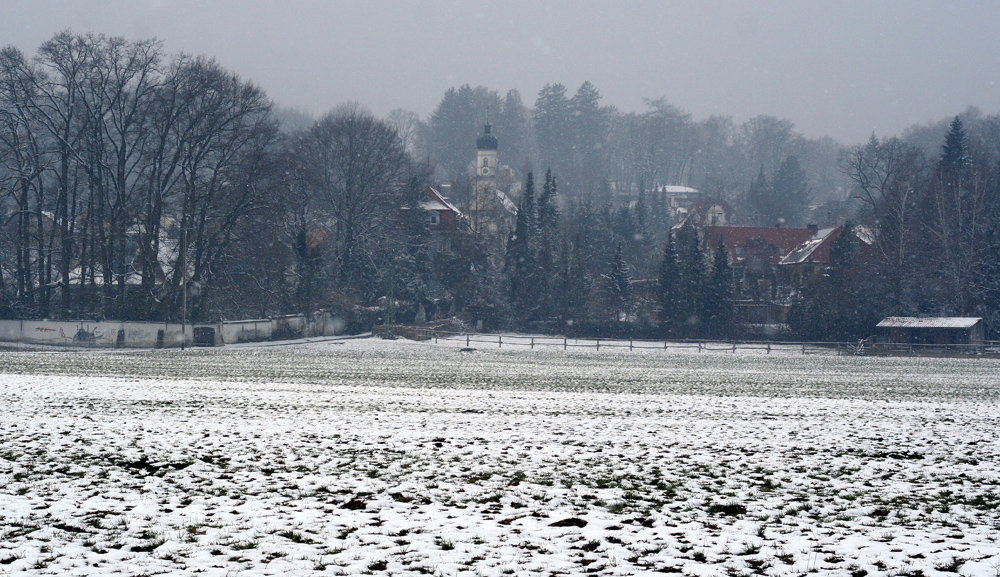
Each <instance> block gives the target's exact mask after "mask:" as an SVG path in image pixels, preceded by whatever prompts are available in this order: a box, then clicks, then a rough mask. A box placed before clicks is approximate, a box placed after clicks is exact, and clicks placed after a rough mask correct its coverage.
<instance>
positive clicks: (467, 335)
mask: <svg viewBox="0 0 1000 577" xmlns="http://www.w3.org/2000/svg"><path fill="white" fill-rule="evenodd" d="M465 347H466V348H468V347H469V333H465Z"/></svg>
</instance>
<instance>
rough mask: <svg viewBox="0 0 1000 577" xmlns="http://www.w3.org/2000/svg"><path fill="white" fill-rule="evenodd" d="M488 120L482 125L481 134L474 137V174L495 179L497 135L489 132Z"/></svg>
mask: <svg viewBox="0 0 1000 577" xmlns="http://www.w3.org/2000/svg"><path fill="white" fill-rule="evenodd" d="M490 128H491V125H490V121H489V120H487V121H486V125H485V126H483V134H482V136H480V137H479V138H478V139H476V149H477V153H476V176H478V177H479V178H481V179H483V178H485V179H490V180H494V179H496V173H497V168H498V166H497V144H498V143H497V137H496V136H493V134H492V133H491V132H490Z"/></svg>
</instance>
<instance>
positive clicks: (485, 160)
mask: <svg viewBox="0 0 1000 577" xmlns="http://www.w3.org/2000/svg"><path fill="white" fill-rule="evenodd" d="M489 165H490V159H489V158H488V157H485V156H484V157H483V166H489Z"/></svg>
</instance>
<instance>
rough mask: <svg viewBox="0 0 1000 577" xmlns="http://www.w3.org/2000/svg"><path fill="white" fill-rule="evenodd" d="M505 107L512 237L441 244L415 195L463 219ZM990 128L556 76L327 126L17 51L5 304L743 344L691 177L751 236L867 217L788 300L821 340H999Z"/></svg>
mask: <svg viewBox="0 0 1000 577" xmlns="http://www.w3.org/2000/svg"><path fill="white" fill-rule="evenodd" d="M487 119H489V122H490V123H492V124H493V132H494V134H496V136H497V137H498V139H499V143H500V149H499V154H500V159H501V161H502V162H503V163H505V164H506V165H507V166H508V167H510V174H509V178H510V179H511V180H512V181H520V182H522V183H523V186H522V187H521V191H522V192H521V193H520V194H519V195H517V197H516V198H515V199H514V200H515V202H517V203H518V208H519V210H518V214H517V218H516V222H515V223H514V226H513V230H512V233H511V235H510V236H509V237H507V238H503V239H494V240H493V241H491V240H490V239H486V238H479V237H475V236H473V235H461V234H459V235H453V236H452V237H451V238H450V239H449V241H448V243H447V244H448V246H447V247H446V248H443V247H442V245H441V240H440V238H438V236H436V235H435V234H433V233H432V232H431V231H430V230H429V227H428V222H427V218H426V215H425V214H423V212H422V211H421V210H419V206H420V204H421V202H423V201H424V200H425V198H424V196H423V194H424V192H423V191H424V189H425V187H427V186H428V185H437V184H442V183H444V184H451V191H452V192H451V201H452V202H453V203H455V204H457V205H458V206H459V208H462V207H463V202H465V201H468V198H469V195H470V194H471V191H472V189H473V180H472V178H473V177H472V176H471V173H470V171H469V165H470V163H471V161H472V160H473V159H474V158H475V140H476V136H477V135H478V134H479V133H480V131H481V129H482V125H483V123H484V122H485V121H486V120H487ZM998 127H1000V121H998V118H997V117H995V116H986V117H984V116H982V115H980V114H978V113H977V112H976V111H975V110H969V111H966V113H964V114H963V115H962V117H961V118H960V119H958V120H957V122H956V123H951V124H950V125H949V123H935V124H932V125H927V126H917V127H913V128H911V129H910V130H908V131H907V132H906V133H904V134H903V135H902V136H900V137H889V138H877V137H874V136H873V137H872V139H871V140H870V141H869V142H867V143H865V144H862V145H860V146H856V147H853V148H847V147H843V146H841V145H839V144H838V143H836V142H834V141H832V140H830V139H808V138H805V137H803V136H802V135H801V134H799V133H798V132H797V131H796V130H795V127H794V125H793V124H792V123H791V122H790V121H787V120H783V119H778V118H774V117H768V116H759V117H755V118H752V119H749V120H747V121H745V122H742V123H736V122H734V121H733V120H732V119H731V118H729V117H724V116H713V117H710V118H707V119H704V120H700V121H696V120H694V119H693V118H692V117H691V115H690V114H688V113H685V112H684V111H682V110H680V109H678V108H676V107H674V106H672V105H670V104H669V103H668V102H667V101H666V100H665V99H656V100H649V101H648V102H647V107H646V110H645V111H643V112H621V111H619V110H617V109H616V108H615V107H613V106H607V105H604V104H602V103H601V95H600V92H599V90H598V89H597V87H595V86H593V85H592V84H590V83H584V84H583V85H581V86H580V87H579V88H578V89H577V90H576V91H575V93H573V94H572V95H570V93H569V91H568V90H567V88H566V87H565V86H563V85H562V84H549V85H546V86H545V87H543V88H542V90H541V91H540V92H539V94H538V95H537V98H536V100H535V102H534V105H533V107H528V106H527V105H526V104H525V103H524V102H523V101H522V99H521V96H520V94H519V93H518V92H517V91H515V90H511V91H508V92H507V93H506V94H504V95H503V96H501V94H500V93H499V92H498V91H495V90H491V89H488V88H485V87H475V88H473V87H470V86H462V87H457V88H453V89H450V90H448V91H447V92H446V93H445V94H444V96H443V98H442V100H441V102H440V104H439V105H438V106H437V107H436V109H435V110H434V112H433V113H432V114H431V115H430V116H429V117H428V118H426V119H422V118H420V116H419V115H417V114H415V113H412V112H408V111H405V110H396V111H393V112H391V113H390V114H388V115H387V116H386V117H385V118H378V117H376V116H375V115H373V114H372V113H371V112H369V111H368V110H366V109H365V108H364V107H363V106H361V105H360V104H354V103H349V104H344V105H340V106H338V107H336V108H334V109H333V110H331V111H330V112H328V113H326V114H324V115H323V116H322V117H320V118H318V119H315V118H312V117H310V116H309V115H307V114H302V113H297V112H296V111H292V110H289V109H281V108H278V107H275V105H274V104H273V103H272V102H271V100H270V99H269V98H268V97H267V95H266V94H265V92H264V91H263V90H262V89H261V88H260V87H258V86H256V85H255V84H253V83H252V82H249V81H247V80H245V79H242V78H240V77H239V76H238V75H237V74H235V73H234V72H232V71H229V70H226V69H225V68H224V67H222V66H221V65H220V64H219V63H218V62H216V61H215V60H213V59H211V58H207V57H192V56H189V55H183V54H180V55H168V54H165V53H164V51H163V49H162V46H161V45H160V43H158V42H156V41H151V40H150V41H127V40H124V39H121V38H112V37H106V36H103V35H94V34H86V35H81V34H75V33H73V32H70V31H66V32H62V33H59V34H57V35H55V36H54V37H53V38H52V39H50V40H48V41H46V42H45V43H43V44H42V45H41V46H40V47H39V49H38V50H37V53H36V54H34V55H31V56H29V55H26V54H24V53H23V52H21V51H20V50H19V49H17V48H14V47H6V48H4V49H3V50H2V51H0V209H2V215H0V216H2V217H3V220H2V222H0V316H4V317H8V318H81V319H87V318H120V319H129V320H178V319H179V318H180V316H181V311H180V303H181V300H182V299H181V291H182V286H183V285H185V284H186V286H187V291H188V293H187V297H188V299H187V300H188V306H189V307H190V308H189V311H188V314H189V317H190V318H192V319H196V320H214V319H218V318H239V317H250V316H266V315H275V314H283V313H293V312H296V313H298V312H301V313H307V314H308V313H310V312H312V311H315V310H318V309H330V310H336V311H338V312H339V313H340V314H342V315H344V317H345V318H346V319H347V320H348V321H349V323H353V324H354V325H355V326H356V327H359V328H361V327H364V326H370V324H372V323H374V322H380V321H386V320H398V321H410V320H413V319H419V318H421V317H422V316H423V317H426V316H429V315H438V316H445V315H449V314H464V315H465V316H467V317H469V318H475V319H482V320H484V321H485V322H486V323H487V325H488V326H493V327H514V328H538V329H544V330H566V327H576V328H577V330H585V329H586V328H587V327H590V328H591V329H590V330H595V331H597V330H602V331H604V330H606V331H626V332H627V331H631V332H632V333H634V334H638V333H642V334H653V333H656V334H666V335H670V336H675V337H683V336H699V337H701V336H726V335H732V334H734V330H735V329H734V327H735V326H736V323H735V322H734V319H733V315H732V310H733V308H732V302H733V300H735V299H739V298H743V297H744V296H745V295H740V294H739V293H737V292H736V291H735V290H734V286H735V285H734V283H733V274H734V273H733V271H732V269H731V268H730V266H729V263H728V262H727V259H725V258H723V257H724V256H725V255H724V254H723V252H722V251H721V250H720V249H719V247H705V246H702V245H701V244H703V243H702V241H701V239H700V237H699V235H698V232H697V230H695V229H694V228H693V227H680V228H678V229H674V228H673V227H674V225H675V224H677V223H675V222H673V221H672V219H671V217H670V212H669V210H667V207H666V206H665V202H666V199H665V197H664V195H663V194H662V190H661V189H660V188H659V187H660V185H664V184H673V185H688V186H693V187H695V188H698V189H700V190H702V191H706V192H708V193H710V194H711V195H713V196H715V197H718V198H721V199H723V200H725V201H727V202H728V203H729V204H730V205H731V206H732V207H733V208H734V212H735V214H736V215H737V218H738V220H737V223H738V224H740V225H758V226H773V225H775V224H779V223H780V224H782V225H784V226H802V225H804V224H805V223H806V222H818V223H820V224H824V225H833V224H839V223H842V222H844V221H845V220H853V222H854V223H855V225H856V226H855V227H854V230H855V231H858V232H859V233H860V234H853V233H852V234H845V235H842V236H843V238H844V239H845V240H844V241H841V242H840V243H839V244H838V247H837V249H836V250H835V251H834V253H835V254H836V255H837V256H836V258H835V259H834V262H833V263H831V266H830V267H828V268H827V270H826V271H825V272H824V274H822V275H819V277H817V278H816V279H814V281H813V282H811V283H810V285H809V286H808V287H805V288H804V289H803V290H802V291H801V292H800V293H799V294H797V295H796V297H795V303H794V306H793V308H792V313H791V314H790V318H789V323H790V324H791V325H792V327H793V328H794V329H795V330H797V331H798V332H799V334H801V335H802V336H804V337H805V336H808V337H810V338H847V337H849V336H850V337H854V336H857V335H861V334H863V333H865V331H869V330H870V325H871V320H872V319H874V318H875V317H877V316H879V315H887V314H955V315H959V314H962V315H966V314H969V315H971V314H974V315H976V316H986V317H987V318H989V319H993V320H992V321H991V322H992V324H991V325H990V326H994V327H995V326H997V323H996V321H997V320H1000V319H997V318H996V314H997V312H996V309H997V306H998V305H997V304H996V303H997V302H998V300H997V296H998V295H997V291H998V287H997V285H998V281H997V279H998V278H1000V270H998V269H1000V264H998V262H997V258H996V255H997V254H1000V250H998V249H1000V238H998V237H1000V232H998V231H1000V226H998V211H997V206H996V205H997V202H996V198H997V196H998V194H997V190H996V187H997V181H998V178H997V171H998V167H1000V160H998V159H1000V129H998ZM942 143H943V144H942ZM535 175H538V176H539V180H541V183H540V186H536V182H535ZM859 236H862V237H864V238H865V239H866V240H867V241H868V242H870V243H871V245H870V246H871V247H872V248H865V247H866V246H868V244H866V243H861V242H860V241H858V242H855V241H852V240H850V239H857V238H858V237H859ZM841 245H843V246H841ZM184 281H186V283H185V282H184ZM876 320H877V319H876Z"/></svg>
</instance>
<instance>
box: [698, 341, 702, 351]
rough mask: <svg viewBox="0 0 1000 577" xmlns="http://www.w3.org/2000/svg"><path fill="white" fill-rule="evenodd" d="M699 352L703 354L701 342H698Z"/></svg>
mask: <svg viewBox="0 0 1000 577" xmlns="http://www.w3.org/2000/svg"><path fill="white" fill-rule="evenodd" d="M698 352H699V353H700V352H701V341H698Z"/></svg>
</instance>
